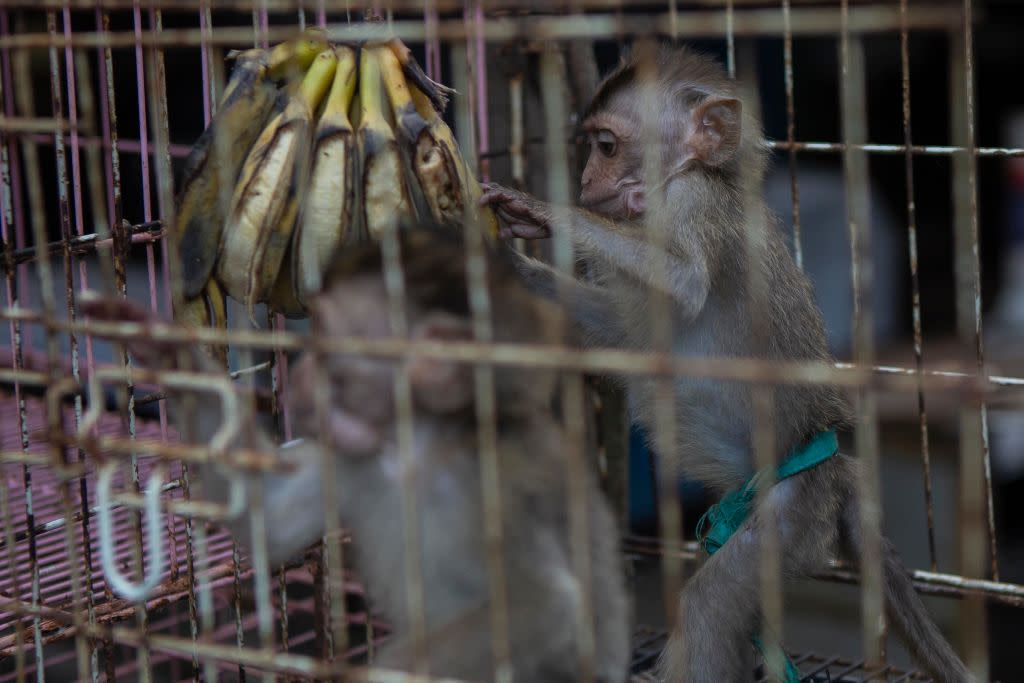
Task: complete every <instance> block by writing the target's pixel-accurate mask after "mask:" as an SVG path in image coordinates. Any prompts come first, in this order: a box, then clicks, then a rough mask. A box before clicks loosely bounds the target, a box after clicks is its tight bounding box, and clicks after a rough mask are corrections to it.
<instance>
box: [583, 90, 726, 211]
mask: <svg viewBox="0 0 1024 683" xmlns="http://www.w3.org/2000/svg"><path fill="white" fill-rule="evenodd" d="M620 87H621V90H619V91H617V92H616V93H615V94H614V95H613V96H612V97H611V98H609V99H608V104H607V105H606V106H605V107H604V108H603V109H599V110H597V111H595V112H594V113H593V114H591V115H590V116H588V117H587V119H586V120H585V121H584V122H583V130H584V132H585V133H586V134H587V139H588V140H589V142H590V156H589V157H588V158H587V167H586V169H585V170H584V171H583V178H582V180H581V185H582V190H581V192H580V204H581V205H582V206H583V208H585V209H589V210H591V211H593V212H595V213H598V214H601V215H603V216H606V217H608V218H611V219H612V220H638V219H642V218H643V216H644V213H645V211H646V209H647V193H648V191H649V189H650V188H648V187H647V183H646V182H645V175H644V174H645V169H644V153H645V148H644V142H645V140H644V139H643V138H644V136H643V126H644V123H645V121H644V117H643V116H642V115H641V112H640V111H639V109H638V104H639V101H640V97H641V95H640V93H639V91H638V89H637V88H636V87H635V86H634V85H625V86H620ZM741 112H742V107H741V105H740V101H739V100H737V99H735V98H732V97H717V96H709V97H706V98H704V99H703V100H701V101H699V102H697V103H696V104H693V105H689V104H687V105H684V104H683V103H682V102H680V101H679V98H676V99H675V100H673V101H667V102H666V103H665V108H664V109H663V110H661V111H658V112H657V113H656V124H657V136H656V137H657V141H656V146H655V147H654V148H653V149H652V150H651V151H652V152H653V153H655V154H656V155H657V158H656V159H655V161H656V162H657V164H658V166H657V169H658V170H657V174H658V180H657V183H658V184H662V183H667V182H668V180H670V179H671V178H674V177H677V176H681V175H683V174H685V173H686V172H688V171H689V170H691V169H693V168H699V167H708V168H711V167H716V166H721V165H722V164H725V163H727V162H728V161H730V160H731V159H733V158H734V156H735V155H736V151H737V149H738V148H739V143H740V127H741V123H740V119H741Z"/></svg>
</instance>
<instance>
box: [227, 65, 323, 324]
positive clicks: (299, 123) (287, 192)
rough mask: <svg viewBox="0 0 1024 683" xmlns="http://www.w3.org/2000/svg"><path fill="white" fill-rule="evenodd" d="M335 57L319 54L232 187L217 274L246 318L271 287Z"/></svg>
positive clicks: (295, 209)
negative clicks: (242, 305) (242, 306)
mask: <svg viewBox="0 0 1024 683" xmlns="http://www.w3.org/2000/svg"><path fill="white" fill-rule="evenodd" d="M336 63H337V58H336V57H335V55H334V51H333V50H325V51H324V52H321V53H320V54H319V55H318V56H317V58H316V59H315V60H314V61H313V64H312V65H311V66H310V68H309V71H307V72H306V75H305V76H304V77H303V79H302V82H301V84H299V86H298V88H297V92H296V93H295V94H294V95H293V96H292V97H291V98H290V99H289V101H288V103H287V105H286V106H285V109H284V111H283V112H281V113H280V114H278V115H277V116H275V117H274V118H273V119H272V120H271V122H270V124H269V125H268V126H267V128H266V129H265V130H264V131H263V133H262V134H261V135H260V137H259V139H258V140H257V141H256V144H255V145H254V146H253V149H252V151H251V152H250V154H249V157H248V158H247V159H246V161H245V165H244V166H243V168H242V178H241V180H240V181H239V184H238V186H237V187H236V189H235V195H234V198H233V200H232V210H231V214H230V215H229V217H228V222H227V225H226V227H225V230H224V238H223V241H222V244H221V249H220V260H219V263H218V267H217V277H218V279H219V280H220V282H221V283H222V284H223V285H224V288H225V289H226V290H227V292H228V294H230V295H231V296H232V297H233V298H235V299H237V300H239V301H242V302H244V303H245V304H246V306H247V308H248V310H249V314H250V317H251V316H252V309H253V306H254V305H255V304H256V303H259V302H260V301H262V300H263V299H264V298H265V297H266V295H267V293H268V292H269V290H270V289H271V287H272V286H273V285H274V282H275V280H276V279H277V276H278V271H279V270H280V267H281V261H282V259H283V258H284V254H285V251H286V250H287V248H288V244H289V241H290V239H291V234H292V229H293V228H294V226H295V218H296V216H297V214H298V204H299V201H300V197H301V196H302V195H303V192H304V186H305V180H306V177H305V176H306V173H307V171H308V163H307V162H308V155H309V147H310V136H311V134H310V127H311V125H312V120H313V115H314V112H315V111H316V109H317V107H319V105H320V101H321V100H322V99H323V96H324V94H325V93H326V92H327V89H328V87H329V85H330V83H331V80H332V79H333V76H334V69H335V65H336Z"/></svg>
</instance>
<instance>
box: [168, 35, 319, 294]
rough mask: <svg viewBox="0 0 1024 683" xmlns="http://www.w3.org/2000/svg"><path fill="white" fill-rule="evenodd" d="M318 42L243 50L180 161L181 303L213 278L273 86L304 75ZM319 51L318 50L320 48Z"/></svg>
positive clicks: (274, 94)
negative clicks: (232, 206)
mask: <svg viewBox="0 0 1024 683" xmlns="http://www.w3.org/2000/svg"><path fill="white" fill-rule="evenodd" d="M323 44H324V41H323V38H322V37H319V36H318V35H317V34H309V35H307V36H304V37H302V38H300V39H297V40H293V41H289V42H286V43H281V44H280V45H278V46H276V47H274V48H273V49H272V50H269V51H268V50H246V51H244V52H241V53H238V54H237V55H236V57H235V66H234V68H233V69H232V71H231V78H230V80H229V81H228V85H227V87H226V88H225V90H224V96H223V98H222V99H221V102H220V105H219V107H218V108H217V114H216V115H215V116H214V117H213V121H211V122H210V125H209V126H208V127H207V128H206V130H205V131H203V134H202V135H201V136H200V137H199V140H197V141H196V144H195V145H193V147H192V151H191V152H190V153H189V155H188V158H187V159H186V161H185V174H184V178H185V180H184V183H183V185H182V188H183V189H182V190H181V192H180V193H179V195H178V204H177V214H176V218H175V230H174V235H175V237H176V239H177V244H178V250H179V255H180V258H181V263H182V275H183V289H184V294H185V297H186V298H189V299H191V298H195V297H197V296H198V295H199V293H200V292H201V291H202V289H203V286H204V285H205V284H206V281H207V280H208V279H209V278H210V273H212V272H213V267H214V264H215V262H216V260H217V251H218V248H219V247H220V242H221V234H222V232H223V228H224V218H225V216H227V214H228V210H229V207H230V201H231V195H232V190H233V188H234V184H235V181H236V180H237V179H238V174H239V171H240V170H241V167H242V163H243V161H244V160H245V158H246V154H247V153H248V152H249V149H250V148H251V147H252V145H253V142H254V141H255V140H256V138H257V136H258V135H259V133H260V131H261V130H263V126H264V124H265V123H266V121H267V119H268V118H269V117H270V116H271V113H272V110H273V107H274V100H275V98H276V97H277V92H278V89H277V86H276V85H275V84H274V80H275V79H277V78H280V77H281V76H283V75H286V74H287V73H288V72H292V71H296V70H301V71H305V69H306V68H308V67H309V64H310V62H312V61H313V57H314V56H315V55H316V52H314V50H315V49H317V46H318V45H321V46H322V45H323ZM320 49H322V48H320Z"/></svg>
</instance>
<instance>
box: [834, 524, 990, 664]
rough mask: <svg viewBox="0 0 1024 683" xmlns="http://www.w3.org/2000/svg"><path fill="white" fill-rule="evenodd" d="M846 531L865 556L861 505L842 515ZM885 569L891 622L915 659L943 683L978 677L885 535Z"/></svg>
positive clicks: (854, 549)
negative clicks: (859, 513) (952, 643)
mask: <svg viewBox="0 0 1024 683" xmlns="http://www.w3.org/2000/svg"><path fill="white" fill-rule="evenodd" d="M842 532H843V536H844V537H845V539H847V542H848V545H849V548H848V550H849V551H850V555H851V557H852V558H854V559H857V560H859V558H860V557H862V551H863V543H862V542H861V534H860V521H859V519H858V516H857V506H856V505H847V506H846V509H845V511H844V513H843V517H842ZM881 541H882V547H881V550H882V573H883V584H884V585H883V590H884V591H885V606H886V612H887V614H888V617H889V621H890V623H891V624H892V625H893V626H894V627H895V629H896V631H897V633H899V635H900V637H901V639H902V640H903V643H904V644H905V645H906V646H907V649H909V650H910V653H911V654H912V655H913V656H914V659H915V660H916V661H917V662H918V664H919V665H920V666H922V667H923V668H924V669H925V671H927V672H928V674H929V675H930V676H932V677H933V678H934V679H935V680H936V681H938V682H940V683H964V682H965V681H973V680H974V679H973V678H972V676H971V675H970V673H969V672H968V670H967V667H966V666H965V665H964V663H963V662H962V661H961V660H960V658H959V657H958V656H957V655H956V653H955V652H954V651H953V648H952V647H951V646H950V644H949V642H947V641H946V639H945V637H944V636H943V635H942V632H941V631H939V627H938V626H936V625H935V622H934V621H932V619H931V617H930V616H928V612H927V610H926V609H925V606H924V603H923V602H922V601H921V598H920V597H919V596H918V594H917V592H916V591H915V590H914V584H913V582H912V581H911V579H910V573H909V572H908V571H907V569H906V568H905V567H904V566H903V562H902V561H900V558H899V555H898V554H897V553H896V548H894V547H893V545H892V542H891V541H889V539H887V538H885V537H884V536H883V537H882V539H881Z"/></svg>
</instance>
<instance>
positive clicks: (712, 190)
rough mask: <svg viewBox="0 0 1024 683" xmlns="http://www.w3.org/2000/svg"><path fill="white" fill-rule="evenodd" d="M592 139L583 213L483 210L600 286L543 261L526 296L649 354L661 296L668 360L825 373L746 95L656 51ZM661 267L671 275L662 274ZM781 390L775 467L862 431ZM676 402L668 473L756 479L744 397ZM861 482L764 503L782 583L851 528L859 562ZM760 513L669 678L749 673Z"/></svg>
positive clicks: (491, 192) (838, 411)
mask: <svg viewBox="0 0 1024 683" xmlns="http://www.w3.org/2000/svg"><path fill="white" fill-rule="evenodd" d="M641 66H645V67H646V68H647V69H648V70H647V71H642V69H641ZM651 70H653V74H654V76H653V77H654V79H655V82H654V88H655V91H656V92H657V93H658V97H659V98H661V99H662V100H663V101H664V106H662V107H659V113H658V120H657V121H656V122H655V123H656V125H657V126H659V128H658V131H659V133H660V134H659V136H658V140H659V141H661V149H660V154H659V158H658V161H660V163H661V164H662V166H661V172H662V175H661V176H660V177H661V178H664V180H663V182H662V187H663V188H664V201H663V202H661V203H659V204H658V206H660V207H661V208H660V209H655V208H652V209H651V210H647V211H641V212H640V213H641V214H642V215H638V212H637V209H646V207H647V202H648V200H649V199H651V198H652V196H654V195H653V194H652V193H653V192H657V191H659V190H658V188H650V187H648V186H647V183H646V182H645V178H644V174H643V168H642V166H643V164H642V162H643V145H642V143H643V140H642V139H641V138H642V135H641V131H643V130H644V126H645V121H644V120H643V118H642V117H641V115H640V111H639V108H638V107H639V105H638V102H641V101H642V100H643V98H642V93H643V89H642V88H641V87H640V83H639V81H638V78H639V74H640V73H642V72H643V73H652V71H651ZM584 129H585V130H587V132H588V134H589V135H590V136H591V138H592V141H593V143H592V151H591V155H590V158H589V160H588V163H587V168H586V171H585V172H584V177H583V182H582V185H583V191H582V194H581V203H582V204H583V207H584V208H582V209H567V208H562V209H556V208H553V207H550V206H548V205H546V204H544V203H543V202H540V201H539V200H537V199H535V198H533V197H529V196H527V195H524V194H522V193H517V192H514V191H511V190H507V189H505V188H501V187H498V186H490V187H488V188H487V189H486V191H485V194H484V197H483V198H482V201H483V202H484V203H487V204H490V205H492V206H494V207H495V208H496V210H497V211H498V215H499V217H500V218H501V219H502V222H503V226H502V232H503V234H505V235H511V236H520V237H527V238H530V237H541V236H545V235H547V234H550V233H551V232H562V233H564V234H566V235H567V236H568V237H569V238H570V239H571V240H572V243H573V246H574V248H575V250H576V253H577V255H578V256H579V257H581V258H582V259H583V260H584V261H585V263H586V265H587V271H588V274H589V275H590V279H589V281H586V282H584V281H580V280H575V279H571V278H567V277H565V276H563V275H561V274H560V273H557V272H555V271H554V270H552V269H551V268H550V267H548V266H546V265H545V264H543V263H540V262H538V261H535V260H532V259H523V260H522V261H521V263H520V266H519V267H520V271H521V272H522V274H523V276H524V277H525V279H526V281H527V282H528V283H529V284H530V286H531V287H532V288H534V289H535V290H536V291H539V292H543V293H545V294H547V295H549V296H552V297H555V298H559V299H561V300H562V301H563V303H565V305H566V306H567V308H568V310H569V311H570V314H571V316H572V317H573V319H574V320H575V322H576V323H577V325H578V327H579V331H580V333H581V335H582V336H583V338H584V340H585V341H586V342H587V343H588V344H590V345H597V346H614V347H621V348H627V349H634V350H640V351H646V350H651V349H653V348H654V347H655V343H654V340H653V339H652V333H651V331H650V327H651V315H652V310H651V300H652V290H656V291H660V292H662V293H664V294H667V295H668V296H669V297H670V299H671V302H672V305H671V310H672V314H671V323H672V326H673V330H674V334H673V336H672V350H673V351H674V352H675V353H676V354H678V355H681V356H689V357H697V358H699V357H707V356H717V357H721V356H725V357H729V356H733V357H755V358H763V359H768V360H776V359H777V360H818V361H829V360H831V358H830V355H829V352H828V350H827V345H826V338H825V334H824V328H823V324H822V320H821V314H820V311H819V310H818V309H817V306H816V305H815V303H814V300H813V296H812V290H811V286H810V283H809V282H808V280H807V278H806V277H805V276H804V274H803V273H802V272H800V270H799V269H798V268H797V267H796V264H795V263H794V261H793V259H792V256H791V255H790V253H789V250H788V248H787V246H786V244H785V241H784V239H783V237H782V233H781V232H780V230H779V227H778V225H777V222H776V220H775V218H774V217H773V216H772V215H771V214H770V213H769V211H768V209H767V208H766V207H765V204H764V201H763V198H762V181H763V177H764V170H765V166H766V163H767V150H766V148H765V146H764V144H763V137H762V133H761V128H760V124H759V123H758V122H757V121H756V120H754V119H753V118H752V117H751V116H750V115H749V113H748V112H746V111H744V109H743V107H742V103H741V102H740V101H739V99H738V96H737V89H736V87H735V84H734V83H733V82H732V81H730V80H729V79H728V78H727V77H726V75H725V73H724V71H723V70H722V68H721V67H720V66H719V65H718V64H717V63H715V62H713V61H712V60H709V59H707V58H705V57H702V56H700V55H697V54H695V53H693V52H690V51H688V50H668V49H662V50H660V51H659V52H657V54H656V56H655V59H654V63H653V65H642V64H641V62H640V61H639V60H637V59H632V58H631V59H629V60H626V61H625V62H624V63H623V64H622V65H621V66H620V67H619V68H618V69H616V70H615V71H614V72H613V73H612V74H611V75H609V76H608V78H607V79H606V80H605V81H604V82H603V83H602V84H601V86H600V87H599V88H598V92H597V94H596V96H595V98H594V102H593V104H592V105H591V106H590V107H589V109H588V110H587V114H586V118H585V121H584ZM610 141H611V142H610ZM641 219H643V220H641ZM651 231H653V233H652V232H651ZM652 234H653V235H656V236H659V237H660V238H661V241H660V242H655V241H653V239H652V238H651V235H652ZM658 244H663V245H664V249H662V248H660V247H659V246H656V245H658ZM658 260H661V261H662V262H663V263H664V271H663V272H665V273H666V277H665V278H664V279H661V278H657V277H655V275H654V274H653V273H654V272H655V269H654V268H653V267H652V264H655V263H657V261H658ZM752 284H753V285H754V289H751V285H752ZM755 313H756V314H755ZM625 384H626V388H627V393H628V396H629V400H630V404H631V407H632V413H633V417H634V419H635V420H637V421H638V422H639V423H640V424H642V425H643V426H644V427H646V428H647V430H648V432H649V433H651V434H654V433H655V429H654V428H655V424H654V421H655V385H654V382H653V381H651V380H649V379H643V378H629V379H627V380H625ZM773 394H774V403H773V405H774V421H773V426H774V432H775V452H776V453H777V454H779V455H780V456H781V455H784V454H786V453H789V452H790V451H791V450H793V449H794V448H796V447H798V446H799V445H800V444H802V443H804V442H805V441H806V440H808V439H809V438H811V437H812V436H813V435H814V434H815V433H817V432H819V431H822V430H830V429H842V428H845V427H846V426H848V424H849V423H850V419H851V418H850V416H851V411H850V408H849V405H848V402H847V400H846V398H845V397H844V396H843V395H842V394H841V393H840V392H839V391H838V390H837V389H836V388H834V387H829V386H822V385H786V386H779V387H775V388H774V389H773ZM674 398H675V405H674V413H675V422H676V433H675V435H674V439H673V443H674V444H675V447H674V449H673V452H671V453H660V456H661V457H662V461H663V462H667V463H668V464H669V466H672V465H675V466H678V468H679V470H680V471H681V472H683V473H685V474H686V475H688V476H689V477H692V478H696V479H698V480H700V481H702V482H704V483H705V484H707V485H709V486H711V487H712V488H714V489H717V490H719V491H724V490H727V489H731V488H735V487H737V486H739V485H741V484H742V483H743V482H744V481H745V480H746V479H747V478H748V477H750V476H751V475H752V474H753V473H754V469H755V465H754V462H753V449H752V438H753V408H752V399H751V393H750V386H749V385H745V384H740V383H736V382H726V381H719V380H707V379H699V378H686V377H681V378H678V379H677V380H676V381H675V392H674ZM652 445H653V444H652ZM667 476H672V473H669V474H668V475H667ZM856 476H857V475H856V463H855V462H854V461H853V460H851V459H849V458H848V457H846V456H843V455H840V456H837V457H835V458H832V459H831V460H829V461H827V462H825V463H824V464H822V465H819V466H818V467H816V468H814V469H812V470H809V471H807V472H804V473H802V474H800V475H797V476H795V477H792V478H790V479H787V480H784V481H782V482H780V483H779V484H777V485H776V486H775V487H774V488H773V489H772V490H771V492H770V493H769V494H768V496H767V508H766V513H767V514H772V515H774V516H775V520H774V521H775V527H776V528H777V529H779V533H780V537H781V538H780V540H781V546H780V547H781V548H782V563H783V569H784V571H785V572H786V574H789V575H793V574H796V575H802V574H806V573H808V572H811V571H814V570H816V569H820V568H822V567H823V566H824V564H825V563H826V561H827V559H828V558H829V556H830V555H831V554H832V553H833V552H834V551H835V549H836V548H837V540H838V539H839V537H840V531H842V534H843V539H844V541H845V546H844V547H845V549H846V550H848V551H850V552H851V553H852V554H853V555H854V556H855V557H856V556H859V550H860V547H859V543H857V542H855V540H856V538H858V536H857V534H856V533H854V532H855V531H856V529H855V527H856V518H855V517H853V516H851V513H850V510H855V509H856V498H855V491H854V490H853V488H852V486H853V482H855V481H856ZM760 514H761V513H755V514H752V515H751V516H750V517H749V518H748V519H747V520H746V521H745V522H744V523H743V524H742V525H741V527H740V529H739V530H738V531H737V532H736V533H735V535H734V536H733V537H732V538H730V540H729V541H728V542H727V543H726V544H725V545H724V547H722V548H721V549H720V550H719V551H718V552H717V553H716V554H715V555H713V556H712V557H710V558H709V559H708V561H707V563H706V564H705V565H704V566H703V567H702V568H701V570H700V571H699V572H698V573H697V574H696V576H694V577H693V579H691V580H690V581H689V582H688V584H687V586H686V588H685V590H684V593H683V596H682V599H681V615H682V620H681V623H680V627H679V629H677V632H676V633H675V635H674V637H673V639H672V640H671V641H670V644H669V646H668V647H667V649H666V652H665V654H664V656H663V658H662V673H663V676H664V678H665V680H667V681H673V682H675V681H687V682H693V681H709V682H715V683H717V682H719V681H739V680H743V679H745V678H746V677H747V676H749V672H750V667H749V664H750V655H751V647H750V643H749V638H750V636H751V635H752V634H753V633H754V632H755V630H756V627H757V623H758V606H759V595H758V590H759V586H760V579H759V576H758V558H759V550H760V546H759V543H760V540H759V529H760V527H761V526H762V524H761V521H760ZM886 548H887V551H886V553H887V554H886V563H885V570H886V575H885V576H886V587H887V592H886V594H887V597H888V607H889V610H890V614H891V615H892V617H893V622H894V624H895V625H896V626H897V627H898V628H900V629H901V630H902V631H903V635H904V636H905V637H906V638H907V639H908V641H909V642H911V643H912V647H914V649H915V652H916V654H917V655H918V656H919V659H920V660H921V663H922V664H923V665H924V666H925V667H926V668H927V669H928V670H929V672H930V673H931V674H932V675H933V676H935V677H936V678H937V679H938V680H941V681H949V682H952V681H962V680H965V679H966V678H967V677H968V676H967V673H966V669H965V668H964V666H963V664H962V663H961V662H960V661H959V659H957V657H956V655H955V654H953V652H952V650H951V649H950V647H949V645H948V644H947V643H946V642H945V641H944V640H943V639H942V637H941V634H940V633H939V632H938V630H937V629H936V628H935V626H934V624H932V623H931V621H930V620H929V619H928V617H927V615H926V613H925V612H924V608H923V606H922V604H921V602H920V600H919V599H918V598H917V596H916V594H914V592H913V589H912V586H911V585H910V582H909V579H908V578H907V576H906V573H905V571H904V570H902V568H901V567H900V566H899V564H898V561H895V559H894V558H895V556H894V555H893V554H892V552H891V547H890V546H888V544H886Z"/></svg>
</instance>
